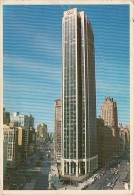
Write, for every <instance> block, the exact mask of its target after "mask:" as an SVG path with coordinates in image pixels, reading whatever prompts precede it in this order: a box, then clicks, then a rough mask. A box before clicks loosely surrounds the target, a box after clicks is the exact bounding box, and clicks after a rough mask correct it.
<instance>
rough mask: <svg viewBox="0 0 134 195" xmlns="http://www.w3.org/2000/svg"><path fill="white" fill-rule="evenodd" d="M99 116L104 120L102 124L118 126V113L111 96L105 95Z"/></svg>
mask: <svg viewBox="0 0 134 195" xmlns="http://www.w3.org/2000/svg"><path fill="white" fill-rule="evenodd" d="M101 118H102V119H103V120H104V124H105V125H107V126H109V127H113V128H115V129H117V128H118V113H117V105H116V102H115V101H114V99H113V98H110V97H107V98H106V99H105V102H104V104H103V105H102V106H101Z"/></svg>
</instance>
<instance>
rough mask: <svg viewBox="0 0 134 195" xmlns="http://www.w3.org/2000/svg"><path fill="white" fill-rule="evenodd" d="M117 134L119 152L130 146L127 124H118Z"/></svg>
mask: <svg viewBox="0 0 134 195" xmlns="http://www.w3.org/2000/svg"><path fill="white" fill-rule="evenodd" d="M119 135H120V150H121V153H122V152H123V151H124V150H126V149H128V148H130V129H129V126H125V127H123V125H122V124H119Z"/></svg>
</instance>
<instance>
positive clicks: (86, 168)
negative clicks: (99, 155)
mask: <svg viewBox="0 0 134 195" xmlns="http://www.w3.org/2000/svg"><path fill="white" fill-rule="evenodd" d="M86 174H87V160H86V161H85V175H86Z"/></svg>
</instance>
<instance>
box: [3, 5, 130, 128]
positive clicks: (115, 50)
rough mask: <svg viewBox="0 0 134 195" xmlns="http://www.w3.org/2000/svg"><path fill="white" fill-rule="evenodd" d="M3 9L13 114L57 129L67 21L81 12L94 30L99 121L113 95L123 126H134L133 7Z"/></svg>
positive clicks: (7, 100) (7, 98) (7, 99)
mask: <svg viewBox="0 0 134 195" xmlns="http://www.w3.org/2000/svg"><path fill="white" fill-rule="evenodd" d="M3 7H4V9H3V18H4V22H3V24H4V28H3V30H4V67H3V71H4V76H3V79H4V107H5V108H6V110H7V111H9V112H10V113H11V115H12V112H17V111H18V112H20V114H26V115H27V114H29V113H31V114H32V115H33V116H34V117H35V124H36V125H37V124H39V123H43V122H44V123H46V124H47V125H48V129H49V131H53V130H54V101H55V100H56V99H60V98H61V90H62V48H61V47H62V44H61V43H62V30H61V27H62V16H63V12H64V11H65V10H67V9H70V8H74V7H77V8H78V10H79V11H81V10H84V11H85V13H86V15H88V19H89V20H90V22H91V24H92V27H93V29H94V37H95V65H96V97H97V98H96V100H97V101H96V104H97V116H99V115H100V106H101V105H102V104H103V103H104V100H105V98H106V97H107V96H110V97H113V98H114V100H115V101H116V102H117V108H118V122H119V123H120V122H122V123H123V124H129V123H130V122H129V120H130V119H129V118H130V117H129V112H130V111H129V96H130V95H129V91H130V89H129V88H130V86H129V6H128V5H105V6H104V5H101V6H100V5H79V6H76V5H61V6H60V5H57V6H53V5H51V6H50V5H49V6H46V5H44V6H35V5H34V6H32V5H30V6H25V5H21V6H3ZM16 7H17V9H16ZM54 14H55V15H54ZM117 18H119V20H118V19H117ZM110 35H113V36H112V41H111V36H110ZM109 39H110V41H111V42H109ZM27 43H28V44H27ZM18 65H19V66H18ZM48 65H49V67H48ZM109 67H110V68H109ZM111 67H112V68H111ZM22 73H23V74H22ZM34 81H35V82H34ZM109 88H110V89H111V90H109ZM50 89H51V90H50ZM30 99H31V100H32V101H31V102H30ZM46 108H47V109H48V110H46Z"/></svg>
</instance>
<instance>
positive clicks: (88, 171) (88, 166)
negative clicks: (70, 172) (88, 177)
mask: <svg viewBox="0 0 134 195" xmlns="http://www.w3.org/2000/svg"><path fill="white" fill-rule="evenodd" d="M88 172H90V160H88Z"/></svg>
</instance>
